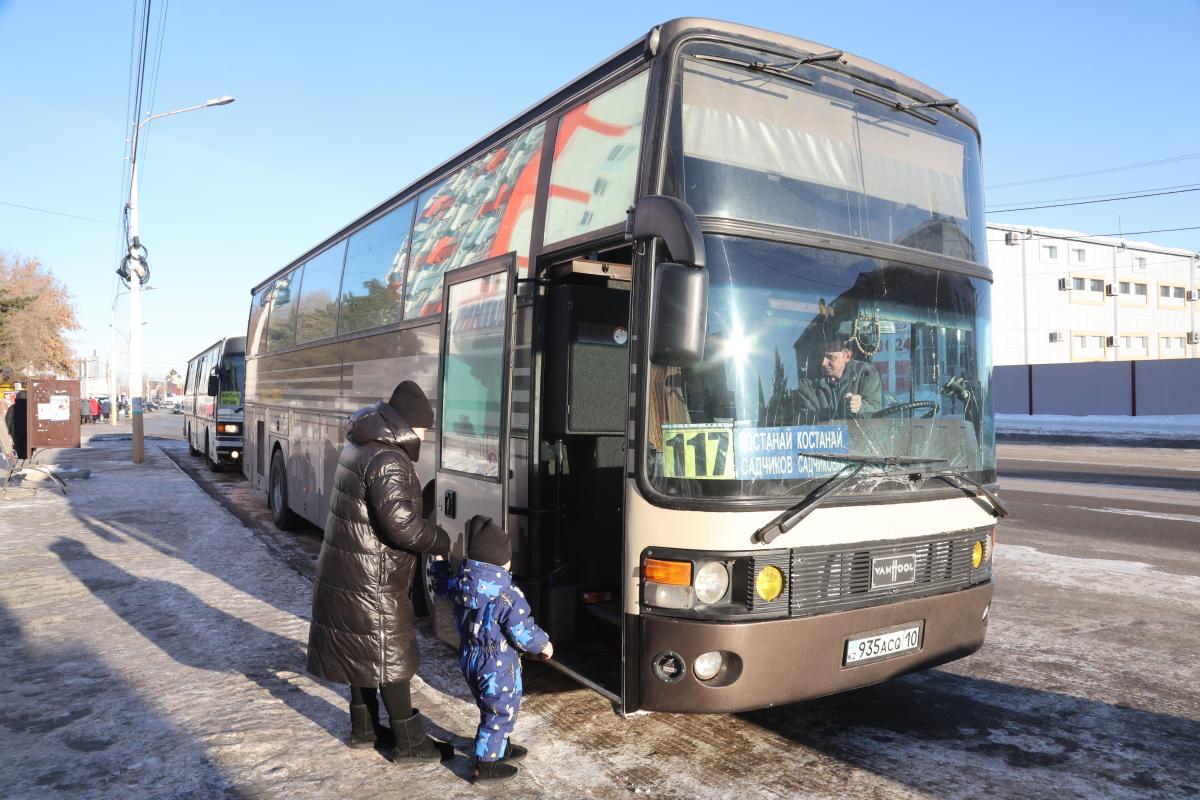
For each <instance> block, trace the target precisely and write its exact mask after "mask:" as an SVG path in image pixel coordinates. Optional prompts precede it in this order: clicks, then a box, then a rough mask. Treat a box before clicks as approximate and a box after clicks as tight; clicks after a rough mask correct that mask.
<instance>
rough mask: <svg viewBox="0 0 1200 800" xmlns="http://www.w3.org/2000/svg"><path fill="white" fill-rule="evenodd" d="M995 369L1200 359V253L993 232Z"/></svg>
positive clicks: (1036, 232)
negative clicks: (1028, 365) (1167, 359)
mask: <svg viewBox="0 0 1200 800" xmlns="http://www.w3.org/2000/svg"><path fill="white" fill-rule="evenodd" d="M988 261H989V264H990V266H991V268H992V271H993V272H994V273H995V278H996V282H995V285H994V287H993V290H992V329H993V341H994V346H995V352H994V359H995V360H994V363H995V364H996V365H997V366H1002V365H1008V364H1054V363H1064V362H1070V361H1129V360H1134V359H1147V358H1152V359H1164V358H1197V357H1200V320H1198V319H1197V317H1198V315H1200V314H1198V312H1200V253H1195V252H1192V251H1190V250H1180V249H1177V248H1171V247H1160V246H1158V245H1154V244H1149V243H1147V242H1135V241H1131V240H1128V239H1117V238H1112V237H1105V236H1087V235H1084V234H1080V233H1075V232H1074V231H1067V230H1058V229H1052V228H1031V227H1029V226H1026V225H994V224H989V225H988Z"/></svg>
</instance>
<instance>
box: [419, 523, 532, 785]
mask: <svg viewBox="0 0 1200 800" xmlns="http://www.w3.org/2000/svg"><path fill="white" fill-rule="evenodd" d="M466 527H467V529H466V534H467V558H466V559H465V560H464V561H463V562H462V563H461V564H460V565H459V567H458V573H457V574H456V575H453V576H451V574H450V567H449V565H448V564H447V562H445V561H441V560H438V561H434V562H433V564H432V566H431V569H430V576H431V578H432V579H433V587H434V590H435V591H436V592H437V593H438V594H440V595H442V596H443V597H446V598H447V599H449V600H451V601H453V602H454V621H455V624H456V626H457V627H458V636H459V641H460V646H459V650H458V664H459V666H460V667H461V668H462V673H463V677H465V678H466V679H467V685H468V686H469V687H470V688H471V694H472V695H474V697H475V703H476V704H477V705H478V706H479V717H480V720H479V728H478V730H477V732H476V734H475V762H476V764H475V776H474V778H475V782H477V783H489V782H498V781H502V780H508V779H509V778H512V777H514V776H516V774H517V768H516V767H514V766H512V765H511V762H513V761H519V760H520V759H522V758H524V757H525V754H526V750H525V748H524V747H521V746H520V745H516V744H512V743H511V742H509V741H508V736H509V734H510V733H512V730H513V727H514V726H515V725H516V722H517V711H518V710H519V709H520V707H521V688H522V687H521V658H520V653H521V652H526V653H535V654H543V655H545V657H546V658H549V657H550V656H551V655H553V653H554V648H553V645H551V644H550V637H549V636H548V635H547V634H546V632H545V631H543V630H542V629H541V628H539V627H538V626H537V623H535V622H534V621H533V614H532V612H531V611H530V608H529V603H528V602H527V601H526V600H525V595H523V594H522V593H521V590H520V589H518V588H517V587H516V586H513V585H512V575H511V574H510V573H509V571H508V568H509V566H510V565H511V562H512V548H511V545H510V544H509V540H508V534H506V533H505V532H504V531H503V530H502V529H501V528H499V527H497V526H496V525H495V524H494V523H493V522H492V521H491V520H490V519H488V518H487V517H483V516H475V517H472V518H471V519H470V520H468V521H467V526H466Z"/></svg>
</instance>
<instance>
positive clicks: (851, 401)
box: [845, 394, 862, 414]
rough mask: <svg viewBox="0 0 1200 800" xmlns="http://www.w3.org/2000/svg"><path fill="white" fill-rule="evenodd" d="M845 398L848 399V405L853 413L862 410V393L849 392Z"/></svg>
mask: <svg viewBox="0 0 1200 800" xmlns="http://www.w3.org/2000/svg"><path fill="white" fill-rule="evenodd" d="M845 398H846V401H847V407H848V408H849V409H850V413H851V414H857V413H858V412H859V411H861V410H862V395H861V394H847V395H846V396H845Z"/></svg>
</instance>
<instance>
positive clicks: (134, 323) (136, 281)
mask: <svg viewBox="0 0 1200 800" xmlns="http://www.w3.org/2000/svg"><path fill="white" fill-rule="evenodd" d="M232 102H233V98H232V97H229V96H228V95H226V96H225V97H218V98H216V99H214V100H209V101H208V102H207V103H203V104H201V105H198V106H189V107H188V108H180V109H176V110H175V111H166V112H163V113H162V114H154V115H152V116H148V117H146V118H145V119H144V120H142V121H141V122H139V123H138V124H137V127H136V128H134V130H133V147H132V148H131V150H130V153H131V155H130V176H129V205H128V208H129V254H128V255H127V256H126V258H125V263H123V264H122V265H121V270H120V271H121V272H122V277H125V274H124V270H125V269H126V268H128V279H129V411H130V413H131V414H132V416H131V417H130V419H131V420H132V422H133V463H135V464H141V463H142V460H143V458H144V456H145V430H144V427H143V420H142V299H141V292H140V291H139V290H140V288H141V284H142V282H143V281H144V280H148V279H149V264H148V263H147V262H146V255H147V250H146V248H145V247H144V246H143V245H142V243H141V240H140V239H138V207H137V191H138V180H137V154H138V138H139V137H140V135H141V132H142V126H143V125H145V124H147V123H148V122H150V121H152V120H156V119H159V118H160V117H169V116H172V115H174V114H183V113H184V112H187V111H199V110H200V109H202V108H209V107H211V106H224V105H228V104H230V103H232Z"/></svg>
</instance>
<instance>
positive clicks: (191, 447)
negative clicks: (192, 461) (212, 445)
mask: <svg viewBox="0 0 1200 800" xmlns="http://www.w3.org/2000/svg"><path fill="white" fill-rule="evenodd" d="M187 440H188V453H189V454H190V455H193V456H198V455H200V451H199V450H197V449H196V445H194V444H192V429H191V427H188V429H187Z"/></svg>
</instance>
